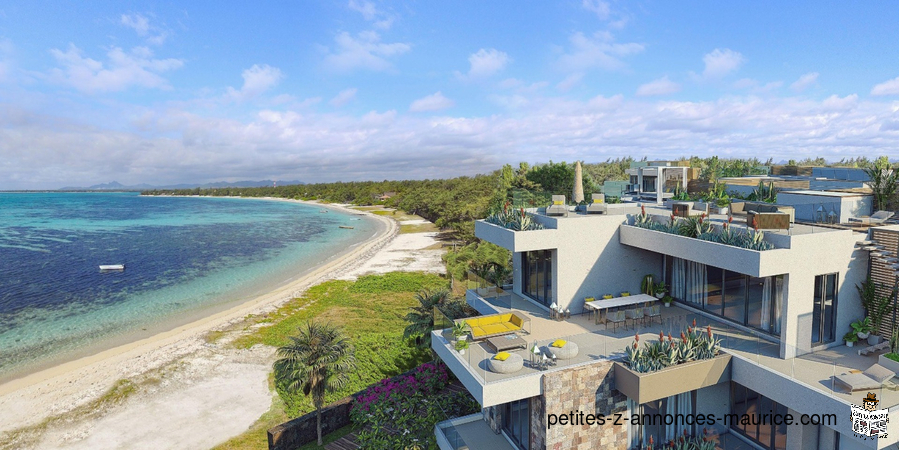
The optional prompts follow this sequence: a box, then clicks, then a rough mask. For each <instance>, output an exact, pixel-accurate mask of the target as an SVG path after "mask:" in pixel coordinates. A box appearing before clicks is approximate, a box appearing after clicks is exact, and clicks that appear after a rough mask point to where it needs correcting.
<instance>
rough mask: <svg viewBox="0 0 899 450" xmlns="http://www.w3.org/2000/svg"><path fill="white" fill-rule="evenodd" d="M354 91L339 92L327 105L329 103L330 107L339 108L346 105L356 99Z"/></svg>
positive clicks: (353, 89) (351, 89)
mask: <svg viewBox="0 0 899 450" xmlns="http://www.w3.org/2000/svg"><path fill="white" fill-rule="evenodd" d="M356 90H357V89H356V88H350V89H344V90H342V91H340V93H339V94H337V95H336V96H335V97H334V98H332V99H331V101H330V102H328V103H330V104H331V106H334V107H336V108H339V107H341V106H343V105H345V104H347V102H349V101H350V100H352V99H354V98H356Z"/></svg>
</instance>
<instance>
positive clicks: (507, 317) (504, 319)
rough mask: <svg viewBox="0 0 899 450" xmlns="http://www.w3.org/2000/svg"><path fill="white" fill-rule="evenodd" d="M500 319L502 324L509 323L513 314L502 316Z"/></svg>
mask: <svg viewBox="0 0 899 450" xmlns="http://www.w3.org/2000/svg"><path fill="white" fill-rule="evenodd" d="M499 317H500V322H508V321H510V320H512V314H511V313H509V314H503V315H501V316H499Z"/></svg>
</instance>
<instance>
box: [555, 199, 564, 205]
mask: <svg viewBox="0 0 899 450" xmlns="http://www.w3.org/2000/svg"><path fill="white" fill-rule="evenodd" d="M562 203H563V202H560V201H558V200H556V201H554V202H553V205H561V204H562Z"/></svg>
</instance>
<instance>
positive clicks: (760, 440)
mask: <svg viewBox="0 0 899 450" xmlns="http://www.w3.org/2000/svg"><path fill="white" fill-rule="evenodd" d="M730 386H731V395H730V399H731V402H730V405H731V411H730V412H731V413H732V414H734V415H736V418H737V419H738V420H737V422H736V423H735V422H734V421H733V420H732V419H733V416H731V418H730V419H731V420H730V423H729V425H730V427H731V429H733V430H736V431H737V432H738V433H740V434H742V435H743V436H746V437H747V438H749V439H750V440H751V441H753V442H755V443H756V444H758V445H760V446H761V447H763V448H766V449H772V450H781V449H784V450H785V449H786V448H787V426H786V425H784V424H780V425H778V424H776V423H774V422H775V421H773V420H771V419H772V417H774V415H779V417H783V416H784V415H785V414H787V407H786V406H783V405H781V404H779V403H777V402H775V401H774V400H772V399H770V398H768V397H765V396H764V395H761V394H759V393H758V392H755V391H753V390H752V389H749V388H747V387H745V386H743V385H741V384H739V383H735V382H731V384H730ZM766 415H767V416H766ZM744 417H745V419H744Z"/></svg>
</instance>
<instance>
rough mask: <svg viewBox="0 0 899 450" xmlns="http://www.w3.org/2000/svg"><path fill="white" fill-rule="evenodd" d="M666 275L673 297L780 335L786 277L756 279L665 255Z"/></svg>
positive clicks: (739, 322)
mask: <svg viewBox="0 0 899 450" xmlns="http://www.w3.org/2000/svg"><path fill="white" fill-rule="evenodd" d="M665 276H666V282H667V283H668V286H669V287H670V294H671V296H672V297H674V298H676V299H678V300H681V301H683V302H685V303H686V304H688V305H691V306H695V307H697V308H702V309H704V310H706V311H708V312H710V313H713V314H715V315H718V316H721V317H723V318H725V319H727V320H731V321H733V322H736V323H738V324H740V325H746V326H749V327H752V328H755V329H757V330H761V331H764V332H766V333H770V334H774V335H779V334H780V308H781V301H782V298H783V275H778V276H773V277H763V278H756V277H750V276H749V275H743V274H741V273H737V272H731V271H729V270H725V269H722V268H720V267H714V266H707V265H705V264H700V263H697V262H693V261H686V260H683V259H681V258H673V257H670V256H666V257H665Z"/></svg>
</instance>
